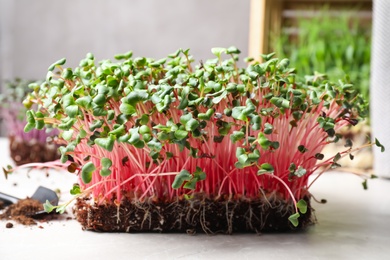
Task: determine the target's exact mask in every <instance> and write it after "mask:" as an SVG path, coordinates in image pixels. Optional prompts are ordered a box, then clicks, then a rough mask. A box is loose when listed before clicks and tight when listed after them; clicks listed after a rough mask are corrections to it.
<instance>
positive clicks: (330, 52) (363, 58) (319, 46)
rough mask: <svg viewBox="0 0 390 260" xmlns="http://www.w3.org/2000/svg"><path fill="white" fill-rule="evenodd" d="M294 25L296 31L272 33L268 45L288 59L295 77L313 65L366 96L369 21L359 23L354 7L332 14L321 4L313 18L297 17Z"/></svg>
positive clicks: (306, 73)
mask: <svg viewBox="0 0 390 260" xmlns="http://www.w3.org/2000/svg"><path fill="white" fill-rule="evenodd" d="M297 26H298V33H297V35H292V34H291V33H287V31H286V29H284V30H282V32H281V34H280V35H279V36H274V37H273V40H272V41H273V44H272V46H274V51H275V52H276V53H277V54H278V55H279V56H280V57H287V58H288V59H290V61H291V63H292V64H294V66H295V68H296V69H297V75H298V78H300V79H303V78H304V75H310V74H312V73H313V72H314V71H313V70H314V68H315V69H316V71H317V72H319V73H325V74H326V75H327V76H328V78H329V80H331V81H335V80H336V81H337V80H338V79H340V78H345V79H346V81H347V82H348V81H350V82H352V83H353V85H354V87H355V88H356V90H357V91H359V92H360V93H361V94H362V95H363V97H364V98H365V99H366V100H369V82H370V58H371V52H370V51H371V22H370V21H369V22H368V23H362V22H361V20H359V17H358V15H357V12H356V11H346V12H342V15H337V16H335V15H333V14H332V13H331V12H330V11H329V9H328V8H325V9H323V10H322V11H320V12H318V15H316V16H315V17H313V18H310V19H308V18H303V17H301V18H299V19H298V20H297Z"/></svg>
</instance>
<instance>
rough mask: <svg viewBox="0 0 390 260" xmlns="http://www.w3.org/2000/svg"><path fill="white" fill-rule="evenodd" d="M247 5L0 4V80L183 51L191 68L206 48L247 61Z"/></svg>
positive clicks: (22, 0)
mask: <svg viewBox="0 0 390 260" xmlns="http://www.w3.org/2000/svg"><path fill="white" fill-rule="evenodd" d="M249 4H250V1H249V0H165V1H163V0H115V1H108V0H67V1H63V0H61V1H59V0H34V1H32V0H0V55H1V56H0V61H1V63H0V66H1V67H0V79H1V80H2V82H3V81H4V80H6V79H14V78H15V77H22V78H25V79H39V78H44V77H45V76H46V73H47V68H48V66H49V65H50V64H51V63H53V62H54V61H56V60H58V59H60V58H63V57H66V58H67V60H68V62H67V66H69V67H74V66H77V65H78V63H79V61H80V60H81V59H82V58H84V57H85V54H86V53H88V52H92V53H94V54H95V56H96V59H97V60H102V59H111V58H112V57H113V56H114V55H115V54H117V53H124V52H127V51H129V50H132V51H133V52H134V56H147V57H151V58H155V59H159V58H163V57H165V56H166V55H168V54H170V53H172V52H174V51H176V50H177V49H178V48H183V49H186V48H190V49H191V53H192V55H193V56H194V58H195V59H196V60H205V59H207V58H211V57H212V54H211V53H210V49H211V48H212V47H229V46H231V45H235V46H236V47H238V48H239V49H240V50H241V51H242V58H244V57H246V56H247V55H248V31H249V30H248V27H249Z"/></svg>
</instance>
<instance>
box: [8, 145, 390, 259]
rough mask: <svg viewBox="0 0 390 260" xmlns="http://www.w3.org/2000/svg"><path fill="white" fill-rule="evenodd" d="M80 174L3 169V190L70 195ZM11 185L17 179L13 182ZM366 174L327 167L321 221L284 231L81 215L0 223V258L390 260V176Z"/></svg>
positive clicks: (320, 193)
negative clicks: (183, 229)
mask: <svg viewBox="0 0 390 260" xmlns="http://www.w3.org/2000/svg"><path fill="white" fill-rule="evenodd" d="M0 151H1V159H2V160H1V161H0V165H1V166H6V165H7V164H9V163H11V160H10V158H9V152H8V141H7V140H6V139H4V138H3V139H0ZM75 180H76V179H75V176H73V175H71V174H69V173H67V172H57V171H50V176H49V177H47V176H46V174H45V173H44V172H39V171H32V172H30V173H29V174H27V173H26V172H25V171H21V172H18V173H14V174H12V175H9V177H8V180H5V178H4V175H3V174H0V190H1V191H2V192H6V193H9V194H12V195H14V196H18V197H26V196H28V195H32V193H33V192H34V191H35V189H36V188H37V187H38V186H39V185H43V186H47V187H49V188H51V189H57V188H58V189H60V190H61V191H62V197H61V199H62V200H63V201H64V200H66V199H69V198H70V195H69V192H68V191H69V189H70V187H71V186H72V183H74V182H75ZM14 184H17V185H16V186H15V185H14ZM368 186H369V189H368V190H363V188H362V185H361V179H360V178H358V177H356V176H354V175H352V174H348V173H341V172H329V173H326V174H324V175H323V176H321V178H320V179H319V180H318V182H316V183H315V184H314V185H313V187H312V189H311V191H312V193H313V194H314V195H315V196H316V197H317V198H318V199H322V198H325V199H327V200H328V203H327V204H318V203H315V202H313V206H314V208H315V209H316V216H317V219H318V224H317V225H315V226H313V227H310V228H309V229H308V230H306V231H304V232H299V233H286V234H264V235H261V236H258V235H254V234H234V235H214V236H210V235H203V234H197V235H194V236H191V235H187V234H122V233H96V232H90V231H83V230H82V229H81V226H80V225H79V223H78V222H77V221H76V220H73V219H72V220H66V219H63V220H56V221H50V222H49V223H41V224H40V226H42V228H39V227H37V226H32V227H28V226H22V225H20V224H15V226H14V227H13V228H11V229H7V228H5V224H6V221H0V259H2V260H5V259H13V260H15V259H49V258H51V259H225V260H227V259H274V260H275V259H390V180H384V179H374V180H369V182H368Z"/></svg>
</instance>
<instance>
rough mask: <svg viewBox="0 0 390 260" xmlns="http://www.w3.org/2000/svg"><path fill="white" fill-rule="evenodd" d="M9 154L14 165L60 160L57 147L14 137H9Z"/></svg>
mask: <svg viewBox="0 0 390 260" xmlns="http://www.w3.org/2000/svg"><path fill="white" fill-rule="evenodd" d="M9 141H10V145H9V148H10V154H11V158H12V160H14V162H15V164H16V165H22V164H26V163H32V162H50V161H54V160H57V159H59V158H60V154H59V152H58V150H57V148H58V147H57V146H56V145H54V144H47V143H41V142H37V141H36V140H30V141H26V140H22V139H21V138H17V137H15V136H9Z"/></svg>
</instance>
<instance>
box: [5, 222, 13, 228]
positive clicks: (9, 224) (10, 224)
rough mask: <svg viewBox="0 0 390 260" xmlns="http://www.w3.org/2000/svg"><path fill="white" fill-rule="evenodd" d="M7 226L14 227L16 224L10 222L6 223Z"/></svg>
mask: <svg viewBox="0 0 390 260" xmlns="http://www.w3.org/2000/svg"><path fill="white" fill-rule="evenodd" d="M5 227H6V228H13V227H14V224H12V223H11V222H8V223H7V224H5Z"/></svg>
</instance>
